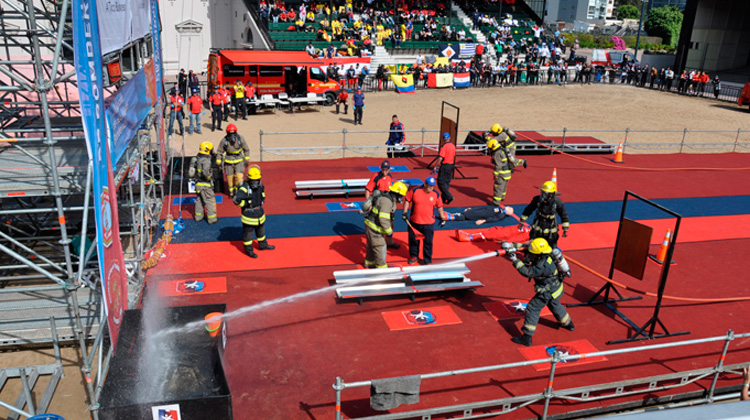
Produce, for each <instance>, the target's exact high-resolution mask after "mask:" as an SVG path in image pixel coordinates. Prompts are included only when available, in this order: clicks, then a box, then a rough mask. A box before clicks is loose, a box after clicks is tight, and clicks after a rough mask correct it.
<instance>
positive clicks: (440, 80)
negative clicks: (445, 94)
mask: <svg viewBox="0 0 750 420" xmlns="http://www.w3.org/2000/svg"><path fill="white" fill-rule="evenodd" d="M427 86H428V87H432V88H444V87H451V86H453V73H430V74H429V75H428V76H427Z"/></svg>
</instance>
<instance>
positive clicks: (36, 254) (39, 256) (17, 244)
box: [0, 231, 65, 274]
mask: <svg viewBox="0 0 750 420" xmlns="http://www.w3.org/2000/svg"><path fill="white" fill-rule="evenodd" d="M0 238H5V239H6V240H7V241H8V242H10V243H12V244H13V245H15V246H17V247H19V248H21V249H23V250H24V251H26V252H28V253H29V254H31V255H33V256H35V257H36V258H39V259H40V260H42V261H44V262H46V263H47V264H48V265H49V266H51V267H54V268H55V269H57V270H58V271H60V272H61V273H62V274H65V269H64V268H62V267H61V266H59V265H57V264H55V263H54V262H52V261H50V260H49V259H48V258H47V257H45V256H44V255H42V254H40V253H38V252H36V251H34V250H33V249H31V248H29V247H27V246H26V245H24V244H22V243H21V242H18V241H17V240H15V238H13V237H12V236H10V235H8V234H7V233H4V232H3V231H0ZM37 265H38V266H39V267H42V266H44V265H43V264H37ZM0 268H2V267H0Z"/></svg>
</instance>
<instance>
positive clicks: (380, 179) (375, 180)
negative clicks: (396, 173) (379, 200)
mask: <svg viewBox="0 0 750 420" xmlns="http://www.w3.org/2000/svg"><path fill="white" fill-rule="evenodd" d="M390 171H391V162H389V161H387V160H384V161H383V162H382V163H381V164H380V171H379V172H378V173H376V174H375V175H373V176H372V177H371V178H370V181H369V182H367V185H365V201H367V200H368V199H369V198H370V196H371V195H372V194H373V193H374V192H375V191H379V192H380V194H385V193H387V192H388V191H390V188H391V185H393V178H392V177H391V175H390ZM386 239H387V241H388V248H392V249H399V248H401V245H399V244H397V243H395V242H393V236H388V237H387V238H386Z"/></svg>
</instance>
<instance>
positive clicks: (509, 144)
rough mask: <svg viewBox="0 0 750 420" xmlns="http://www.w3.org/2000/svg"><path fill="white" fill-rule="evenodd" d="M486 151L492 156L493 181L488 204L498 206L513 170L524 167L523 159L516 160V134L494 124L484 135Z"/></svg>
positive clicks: (503, 196) (503, 198) (524, 161)
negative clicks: (490, 198)
mask: <svg viewBox="0 0 750 420" xmlns="http://www.w3.org/2000/svg"><path fill="white" fill-rule="evenodd" d="M485 140H487V150H488V152H489V154H490V156H492V164H493V165H494V168H495V169H494V172H493V176H494V179H495V182H494V190H493V193H492V200H490V201H489V204H492V205H495V206H499V205H500V204H501V203H502V201H503V200H505V194H506V192H507V189H508V183H509V182H510V176H511V174H512V173H513V168H515V167H516V166H518V165H523V166H524V167H526V160H525V159H516V133H514V132H513V130H511V129H509V128H503V127H502V126H501V125H500V124H495V125H493V126H492V128H490V131H489V132H488V133H487V134H486V135H485Z"/></svg>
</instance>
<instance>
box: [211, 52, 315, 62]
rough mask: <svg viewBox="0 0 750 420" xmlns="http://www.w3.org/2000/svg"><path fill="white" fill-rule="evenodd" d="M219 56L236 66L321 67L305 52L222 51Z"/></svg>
mask: <svg viewBox="0 0 750 420" xmlns="http://www.w3.org/2000/svg"><path fill="white" fill-rule="evenodd" d="M219 53H220V54H221V55H223V56H224V57H226V58H227V59H229V61H231V62H232V63H233V64H234V65H236V66H246V65H249V64H260V65H297V66H299V65H323V64H324V63H323V62H322V61H320V60H315V59H314V58H312V57H310V55H309V54H308V53H306V52H305V51H250V50H225V51H224V50H223V51H219Z"/></svg>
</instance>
